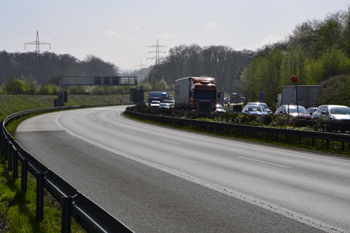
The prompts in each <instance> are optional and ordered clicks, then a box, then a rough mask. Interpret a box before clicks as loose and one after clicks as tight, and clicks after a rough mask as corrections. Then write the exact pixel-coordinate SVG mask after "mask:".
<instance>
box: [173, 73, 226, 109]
mask: <svg viewBox="0 0 350 233" xmlns="http://www.w3.org/2000/svg"><path fill="white" fill-rule="evenodd" d="M217 98H220V92H217V90H216V85H215V78H211V77H186V78H181V79H177V80H175V108H176V109H187V110H196V111H215V109H216V102H217Z"/></svg>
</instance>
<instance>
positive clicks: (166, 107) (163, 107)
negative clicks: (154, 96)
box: [159, 103, 170, 109]
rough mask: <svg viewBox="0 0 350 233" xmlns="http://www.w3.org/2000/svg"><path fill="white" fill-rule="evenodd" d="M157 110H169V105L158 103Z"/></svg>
mask: <svg viewBox="0 0 350 233" xmlns="http://www.w3.org/2000/svg"><path fill="white" fill-rule="evenodd" d="M159 108H160V109H170V104H169V103H160V104H159Z"/></svg>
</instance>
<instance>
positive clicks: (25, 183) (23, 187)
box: [21, 159, 28, 192]
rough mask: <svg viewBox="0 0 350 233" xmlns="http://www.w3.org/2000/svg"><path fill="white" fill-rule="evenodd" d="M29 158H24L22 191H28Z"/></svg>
mask: <svg viewBox="0 0 350 233" xmlns="http://www.w3.org/2000/svg"><path fill="white" fill-rule="evenodd" d="M27 180H28V159H23V160H22V174H21V191H22V192H27Z"/></svg>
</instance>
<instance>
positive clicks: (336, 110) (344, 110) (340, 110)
mask: <svg viewBox="0 0 350 233" xmlns="http://www.w3.org/2000/svg"><path fill="white" fill-rule="evenodd" d="M329 112H330V113H331V114H334V115H337V114H339V115H350V108H348V107H331V108H330V110H329Z"/></svg>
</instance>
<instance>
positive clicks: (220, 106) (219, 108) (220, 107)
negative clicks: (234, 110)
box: [215, 104, 226, 112]
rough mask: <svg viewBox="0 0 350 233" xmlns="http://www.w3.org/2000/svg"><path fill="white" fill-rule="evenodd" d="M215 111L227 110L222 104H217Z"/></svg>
mask: <svg viewBox="0 0 350 233" xmlns="http://www.w3.org/2000/svg"><path fill="white" fill-rule="evenodd" d="M215 112H226V110H225V109H224V107H222V105H221V104H217V105H216V110H215Z"/></svg>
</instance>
